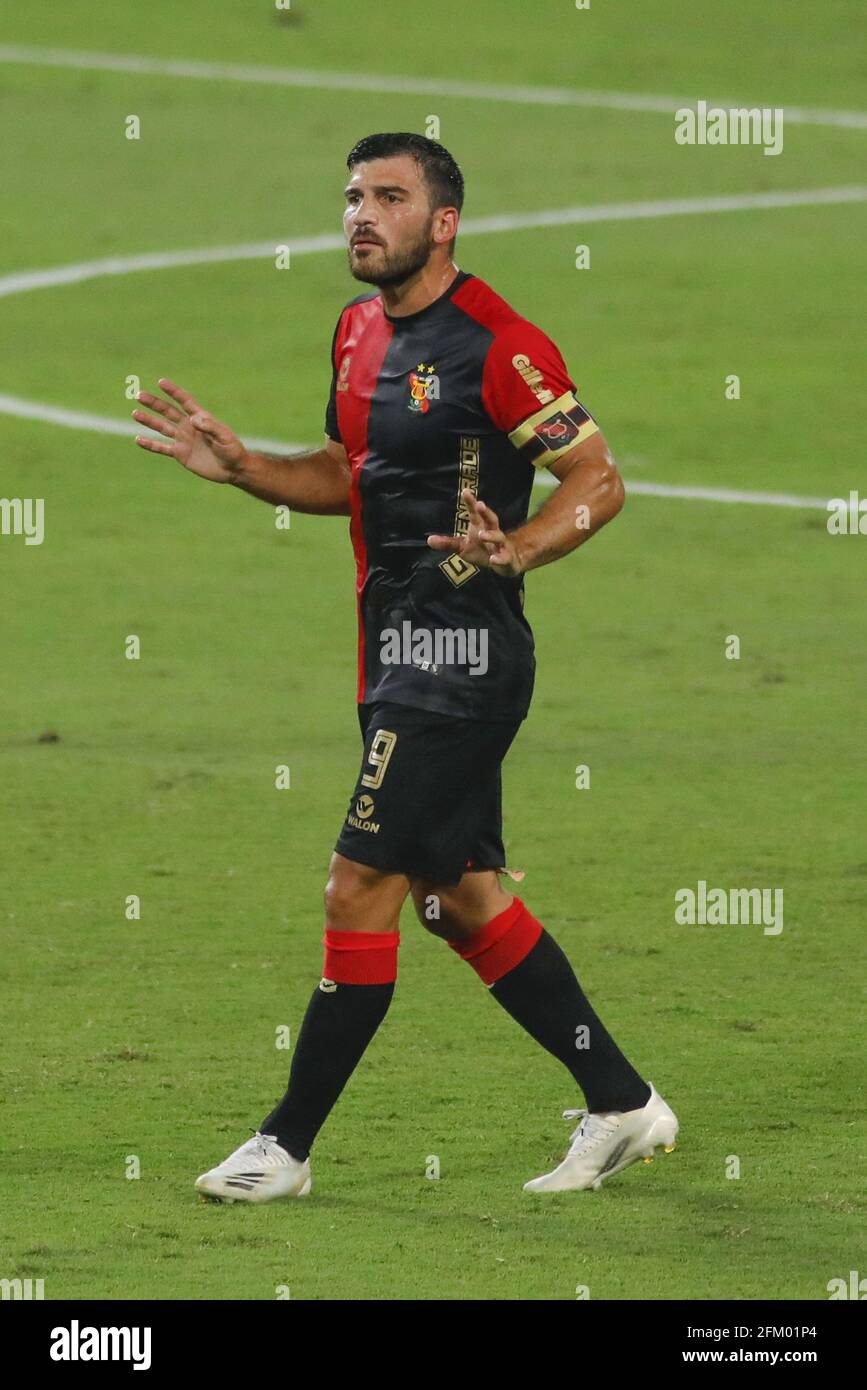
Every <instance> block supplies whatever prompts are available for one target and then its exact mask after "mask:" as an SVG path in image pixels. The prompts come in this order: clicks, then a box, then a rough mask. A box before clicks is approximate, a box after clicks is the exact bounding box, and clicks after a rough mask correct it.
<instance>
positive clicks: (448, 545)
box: [427, 487, 521, 577]
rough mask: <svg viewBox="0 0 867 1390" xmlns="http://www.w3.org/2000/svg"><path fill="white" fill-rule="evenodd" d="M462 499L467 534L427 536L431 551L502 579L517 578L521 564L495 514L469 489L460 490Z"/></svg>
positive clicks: (515, 550) (512, 544)
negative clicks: (467, 521) (447, 552)
mask: <svg viewBox="0 0 867 1390" xmlns="http://www.w3.org/2000/svg"><path fill="white" fill-rule="evenodd" d="M461 498H462V500H463V502H464V503H465V505H466V508H467V511H468V512H469V516H470V524H469V526H468V528H467V531H466V534H465V535H463V536H428V538H427V543H428V545H429V546H430V547H431V549H432V550H450V551H451V552H452V553H453V554H455V555H460V556H461V558H462V559H463V560H468V561H469V563H470V564H472V565H480V566H481V567H482V568H483V569H491V570H493V571H494V573H495V574H499V575H503V576H505V577H508V576H513V575H516V574H520V573H521V561H520V557H519V555H518V552H517V549H516V548H515V545H514V543H513V542H512V541H511V540H510V539H509V537H508V536H507V535H506V534H505V533H504V532H503V531H502V530H501V529H500V519H499V517H498V516H497V513H496V512H495V511H493V510H492V509H491V508H490V507H489V506H488V505H487V503H485V502H481V501H479V499H478V498H477V497H476V496H475V495H474V494H473V492H471V490H470V489H469V488H468V487H465V488H463V489H462V491H461Z"/></svg>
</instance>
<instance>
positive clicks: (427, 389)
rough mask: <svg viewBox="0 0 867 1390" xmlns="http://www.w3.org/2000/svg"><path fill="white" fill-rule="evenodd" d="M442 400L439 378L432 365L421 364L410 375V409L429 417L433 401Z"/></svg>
mask: <svg viewBox="0 0 867 1390" xmlns="http://www.w3.org/2000/svg"><path fill="white" fill-rule="evenodd" d="M439 398H440V383H439V377H438V376H437V374H436V367H434V366H433V365H432V364H431V365H429V364H426V363H424V362H419V364H418V366H417V367H416V369H415V371H414V372H410V374H409V408H410V410H412V411H414V412H415V413H416V414H417V415H427V413H428V411H429V410H430V403H431V401H438V400H439Z"/></svg>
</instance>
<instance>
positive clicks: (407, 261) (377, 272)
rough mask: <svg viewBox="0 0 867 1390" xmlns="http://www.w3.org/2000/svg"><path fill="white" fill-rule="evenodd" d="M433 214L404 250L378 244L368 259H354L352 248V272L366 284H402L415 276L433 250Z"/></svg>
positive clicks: (350, 260) (350, 255) (368, 255)
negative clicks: (391, 249) (395, 249)
mask: <svg viewBox="0 0 867 1390" xmlns="http://www.w3.org/2000/svg"><path fill="white" fill-rule="evenodd" d="M432 226H433V215H431V217H430V219H429V220H428V224H427V226H426V227H425V228H423V230H422V231H421V232H419V234H418V236H417V237H416V238H415V240H414V241H412V242H410V243H409V245H405V246H402V247H401V248H400V250H397V251H389V250H388V248H387V247H385V246H377V248H376V250H374V251H368V252H367V255H366V256H365V258H364V260H363V261H362V260H360V259H355V260H353V256H352V248H351V247H350V248H348V250H347V257H348V260H349V273H350V275H352V276H353V277H354V278H355V279H356V280H361V281H363V283H364V284H365V285H379V286H381V285H402V284H403V282H404V281H405V280H409V279H410V277H411V276H413V275H417V274H418V272H419V271H420V270H423V269H424V267H425V266H426V265H427V263H428V260H429V259H430V253H431V251H432V249H433V242H432V241H431V234H430V233H431V227H432Z"/></svg>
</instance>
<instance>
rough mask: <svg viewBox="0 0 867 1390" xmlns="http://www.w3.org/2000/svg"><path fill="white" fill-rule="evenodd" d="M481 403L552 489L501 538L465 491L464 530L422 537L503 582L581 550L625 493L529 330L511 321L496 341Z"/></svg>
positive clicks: (485, 510)
mask: <svg viewBox="0 0 867 1390" xmlns="http://www.w3.org/2000/svg"><path fill="white" fill-rule="evenodd" d="M482 401H483V404H484V407H485V410H486V412H487V414H488V416H489V418H490V419H491V420H492V421H493V423H494V424H495V425H497V426H498V428H499V429H501V430H502V431H503V433H505V434H508V437H509V440H510V442H511V443H512V444H513V445H514V446H515V448H516V449H517V450H518V451H519V452H520V453H521V454H522V455H523V456H524V457H525V458H526V459H527V461H528V462H530V463H532V464H533V465H534V466H536V467H544V468H547V469H548V470H549V472H551V473H553V474H554V477H555V478H556V479H557V480H558V483H559V487H557V488H556V489H555V490H554V492H553V493H552V495H551V496H550V497H549V498H548V499H547V501H546V502H545V503H544V505H543V506H542V507H540V509H539V511H538V512H537V513H536V514H535V516H533V517H531V518H530V519H529V520H528V521H525V522H523V523H522V525H520V526H517V527H515V528H514V530H512V531H509V532H507V533H504V532H503V530H502V529H501V527H500V520H499V517H498V516H497V514H496V513H495V512H494V511H493V509H492V508H491V507H489V506H488V505H487V503H486V502H485V500H484V498H477V497H475V496H474V494H473V492H472V491H471V490H470V489H469V488H465V489H464V490H463V491H462V493H461V497H462V500H463V502H464V504H465V506H466V509H467V512H468V514H469V526H468V527H467V530H466V532H465V533H464V534H463V535H461V536H429V537H428V545H429V546H431V548H432V549H434V550H450V551H453V552H457V553H459V554H460V555H461V556H462V557H463V558H464V559H466V560H468V561H469V562H470V563H472V564H475V565H481V566H484V567H486V568H490V569H492V570H493V571H494V572H495V573H497V574H500V575H503V576H506V577H510V576H515V575H519V574H523V573H524V572H525V571H526V570H531V569H538V568H539V566H540V565H548V564H550V563H551V561H552V560H559V559H561V558H562V557H563V556H564V555H568V554H569V553H570V552H571V551H573V550H576V549H577V547H578V546H579V545H583V543H584V542H585V541H588V540H589V539H590V537H591V536H593V535H595V534H596V532H597V531H599V530H600V529H601V528H602V527H603V526H604V525H605V524H606V522H608V521H610V520H611V518H612V517H614V516H616V515H617V513H618V512H619V511H620V509H621V507H622V506H623V499H624V488H623V482H622V480H621V478H620V474H619V473H618V471H617V468H616V466H615V463H614V460H613V458H612V457H611V451H610V450H609V448H608V445H607V443H606V441H605V437H604V435H603V434H602V432H601V430H600V429H599V426H598V425H597V424H596V421H595V420H594V419H593V418H592V416H591V415H590V414H589V413H588V412H587V411H586V410H585V409H584V407H583V406H582V405H581V403H580V401H578V400H577V399H576V396H575V383H574V381H573V380H572V378H571V377H570V375H569V372H568V369H567V367H566V364H565V362H564V361H563V358H562V356H561V354H560V352H559V349H558V348H557V346H556V345H555V344H554V343H553V342H552V341H551V339H550V338H548V337H547V336H546V335H545V334H544V333H542V332H541V330H540V329H538V328H536V327H535V325H533V324H531V323H528V322H527V321H526V320H517V321H515V322H514V323H512V324H510V325H509V326H508V327H507V328H506V329H505V330H504V331H503V332H502V333H501V334H499V335H498V336H497V338H496V340H495V341H494V343H493V344H492V346H491V349H490V350H489V353H488V357H487V359H486V363H485V368H484V376H483V382H482Z"/></svg>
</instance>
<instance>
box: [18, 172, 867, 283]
mask: <svg viewBox="0 0 867 1390" xmlns="http://www.w3.org/2000/svg"><path fill="white" fill-rule="evenodd" d="M863 202H867V187H859V186H857V185H856V186H854V187H850V188H807V189H801V190H798V191H793V192H780V193H734V194H723V195H720V196H719V197H705V198H664V199H653V200H651V201H649V202H639V203H598V204H596V205H595V206H594V205H590V206H589V207H572V208H549V209H547V210H546V211H540V212H518V213H494V214H492V215H490V216H488V217H472V218H468V219H467V221H465V222H462V223H461V226H460V234H461V236H481V235H484V234H486V233H491V232H515V231H523V230H526V229H529V228H531V227H562V226H565V227H568V226H572V225H577V226H578V228H579V229H580V227H581V226H587V225H589V224H590V223H593V222H632V221H641V220H644V219H652V218H657V217H684V216H697V215H698V216H701V215H704V214H706V213H716V212H748V211H752V210H755V209H763V208H796V207H818V206H823V205H825V206H830V205H834V204H838V203H863ZM278 245H286V246H288V247H289V250H290V255H296V256H298V255H309V254H310V253H311V252H316V251H339V250H342V249H343V248H344V247H345V245H346V242H345V240H344V238H343V236H342V235H341V234H340V233H333V232H323V233H322V234H321V235H319V236H311V237H298V238H297V239H295V240H292V239H291V238H290V239H288V240H281V239H280V238H279V237H278V238H277V239H275V240H274V241H256V242H243V243H241V244H239V245H237V246H204V247H199V248H195V249H192V250H185V251H148V252H145V253H143V254H139V255H134V256H109V257H107V258H105V259H103V260H99V261H79V262H78V263H76V264H73V265H63V266H52V267H50V268H49V269H47V270H23V271H17V272H15V273H13V274H11V275H4V276H2V277H0V298H3V297H4V296H6V295H10V294H23V293H25V292H26V291H28V290H43V289H52V288H54V287H55V286H57V285H73V284H81V283H82V281H85V280H97V279H100V278H101V277H102V276H106V275H129V274H131V273H133V272H135V271H139V270H171V269H174V268H175V267H177V266H192V265H209V264H211V265H213V264H219V263H225V262H227V261H246V260H265V259H267V258H273V256H274V253H275V248H276V247H277V246H278Z"/></svg>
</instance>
